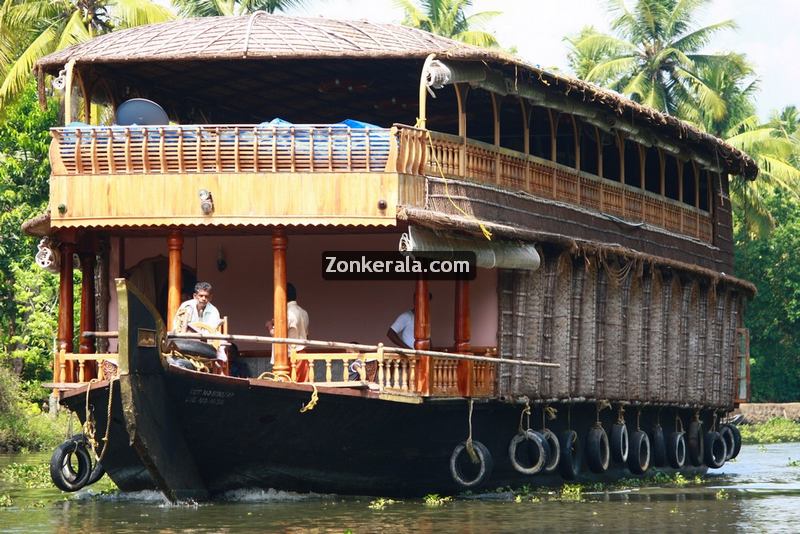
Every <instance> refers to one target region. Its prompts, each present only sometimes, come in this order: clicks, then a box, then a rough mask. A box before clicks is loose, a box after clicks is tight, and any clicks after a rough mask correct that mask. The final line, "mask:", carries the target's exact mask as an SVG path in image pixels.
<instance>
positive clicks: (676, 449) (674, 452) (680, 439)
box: [667, 432, 686, 469]
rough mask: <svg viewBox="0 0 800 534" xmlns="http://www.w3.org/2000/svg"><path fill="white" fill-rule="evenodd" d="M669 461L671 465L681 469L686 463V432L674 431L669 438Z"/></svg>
mask: <svg viewBox="0 0 800 534" xmlns="http://www.w3.org/2000/svg"><path fill="white" fill-rule="evenodd" d="M667 462H669V465H670V467H674V468H675V469H681V468H683V466H684V465H686V434H685V433H684V432H673V433H671V434H670V435H669V437H668V438H667Z"/></svg>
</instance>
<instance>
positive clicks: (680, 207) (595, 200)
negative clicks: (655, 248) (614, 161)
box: [401, 132, 713, 242]
mask: <svg viewBox="0 0 800 534" xmlns="http://www.w3.org/2000/svg"><path fill="white" fill-rule="evenodd" d="M430 138H431V141H430V143H429V146H428V156H427V158H426V159H427V161H426V167H425V174H428V175H430V176H440V175H442V174H443V175H444V176H445V177H447V178H455V179H459V178H467V179H471V180H475V181H478V182H482V183H491V184H496V185H497V186H499V187H502V188H506V189H510V190H512V191H525V192H527V193H530V194H532V195H535V196H537V197H542V198H548V199H552V200H556V201H559V202H566V203H569V204H575V205H579V206H584V207H587V208H591V209H593V210H597V211H600V212H603V213H607V214H609V215H614V216H617V217H620V218H623V219H626V220H629V221H635V222H646V223H649V224H652V225H654V226H658V227H661V228H664V229H667V230H670V231H673V232H676V233H680V234H682V235H686V236H689V237H693V238H695V239H699V240H701V241H705V242H711V241H712V235H713V233H712V230H713V228H712V226H713V221H712V219H711V214H710V213H709V212H707V211H703V210H700V209H697V208H695V207H693V206H689V205H687V204H684V203H682V202H678V201H675V200H672V199H669V198H665V197H662V196H660V195H656V194H654V193H650V192H648V191H643V190H642V189H638V188H635V187H631V186H628V185H625V184H622V183H619V182H613V181H611V180H605V179H603V178H600V177H598V176H592V175H590V174H587V173H584V172H579V171H577V170H575V169H572V168H569V167H566V166H564V165H560V164H557V163H554V162H552V161H547V160H543V159H541V158H537V157H536V156H530V155H525V154H521V153H519V152H516V151H513V150H508V149H504V148H498V147H495V146H493V145H489V144H486V143H481V142H480V141H474V140H471V139H468V140H466V142H465V140H464V138H462V137H458V136H454V135H448V134H443V133H438V132H430ZM401 148H402V144H401Z"/></svg>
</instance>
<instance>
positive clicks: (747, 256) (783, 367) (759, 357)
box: [735, 191, 800, 402]
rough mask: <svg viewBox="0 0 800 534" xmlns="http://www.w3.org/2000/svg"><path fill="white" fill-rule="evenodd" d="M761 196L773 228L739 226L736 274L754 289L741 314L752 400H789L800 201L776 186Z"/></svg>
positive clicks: (796, 365)
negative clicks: (754, 233) (755, 233)
mask: <svg viewBox="0 0 800 534" xmlns="http://www.w3.org/2000/svg"><path fill="white" fill-rule="evenodd" d="M764 200H765V204H766V206H767V207H768V209H769V211H770V213H771V214H772V215H773V217H774V218H775V220H776V223H777V225H776V228H775V230H774V231H773V232H772V233H771V234H769V235H767V236H765V237H757V238H752V239H751V238H750V237H749V236H748V234H747V232H746V229H745V228H739V229H738V231H737V233H736V236H735V239H736V245H737V246H736V274H737V276H739V277H741V278H745V279H747V280H752V281H753V283H755V284H756V287H757V289H758V294H757V295H756V297H755V298H754V299H753V300H752V302H750V304H749V305H748V309H747V314H746V315H745V325H746V326H747V327H748V328H749V329H750V356H751V382H752V388H751V390H752V399H753V401H754V402H788V401H794V400H797V396H798V392H800V262H798V261H797V251H798V250H800V205H798V203H797V200H796V199H795V197H794V196H793V195H790V194H788V193H785V192H781V191H778V192H775V193H773V194H769V195H766V196H765V198H764Z"/></svg>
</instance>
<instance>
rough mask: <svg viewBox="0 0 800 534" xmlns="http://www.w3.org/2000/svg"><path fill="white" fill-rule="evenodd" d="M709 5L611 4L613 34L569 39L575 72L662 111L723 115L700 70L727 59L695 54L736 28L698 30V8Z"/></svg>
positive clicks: (660, 0) (679, 0) (699, 0)
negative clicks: (697, 110) (696, 109)
mask: <svg viewBox="0 0 800 534" xmlns="http://www.w3.org/2000/svg"><path fill="white" fill-rule="evenodd" d="M709 2H710V0H638V1H637V2H636V4H635V5H634V6H633V8H632V9H631V10H628V8H627V7H626V4H625V1H624V0H610V1H609V3H608V6H609V13H610V14H612V15H613V16H614V20H613V21H612V24H611V27H612V29H613V30H614V33H615V35H608V34H604V33H600V32H598V31H596V30H594V29H593V28H584V30H583V31H582V32H581V33H580V34H578V35H577V36H574V37H572V38H568V39H567V41H568V42H569V43H570V45H571V48H572V50H571V53H570V62H571V64H572V67H573V70H575V72H576V74H577V75H578V77H580V78H583V79H585V80H588V81H592V82H595V83H598V84H600V85H604V86H606V87H610V88H611V89H614V90H615V91H618V92H619V93H622V94H624V95H626V96H628V97H629V98H631V99H632V100H635V101H637V102H640V103H643V104H646V105H648V106H650V107H653V108H655V109H658V110H660V111H664V112H666V113H670V114H673V115H678V116H680V115H681V113H685V112H686V111H687V110H688V109H690V108H691V107H692V106H694V107H697V106H698V105H699V106H701V107H702V108H704V109H706V110H708V111H710V112H712V113H713V114H714V116H715V117H721V116H723V115H724V114H725V101H724V100H723V99H722V97H720V95H719V94H717V93H716V92H714V91H713V90H712V89H711V88H710V87H709V85H708V84H707V83H706V80H704V79H703V78H702V77H701V76H700V75H698V71H699V69H701V68H703V67H711V66H714V65H725V64H727V62H728V61H729V60H730V57H729V55H728V54H702V53H700V52H699V51H700V50H701V49H702V48H703V47H704V46H705V45H706V44H708V43H709V42H710V40H711V38H712V37H713V36H714V35H715V34H716V33H717V32H719V31H721V30H725V29H731V28H734V27H735V24H734V23H733V21H731V20H726V21H722V22H718V23H716V24H712V25H709V26H704V27H702V28H696V27H695V25H694V24H693V21H694V19H695V15H696V12H697V10H698V9H699V8H700V7H702V6H704V5H705V4H708V3H709Z"/></svg>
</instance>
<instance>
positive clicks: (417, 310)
mask: <svg viewBox="0 0 800 534" xmlns="http://www.w3.org/2000/svg"><path fill="white" fill-rule="evenodd" d="M414 348H415V349H417V350H429V349H430V348H431V320H430V300H429V298H428V281H427V280H426V279H424V278H421V277H420V278H418V279H417V287H416V291H415V292H414ZM432 382H433V362H432V361H431V357H430V356H421V357H420V359H419V369H418V372H417V390H418V391H419V392H420V394H421V395H430V393H431V385H432V384H431V383H432Z"/></svg>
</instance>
